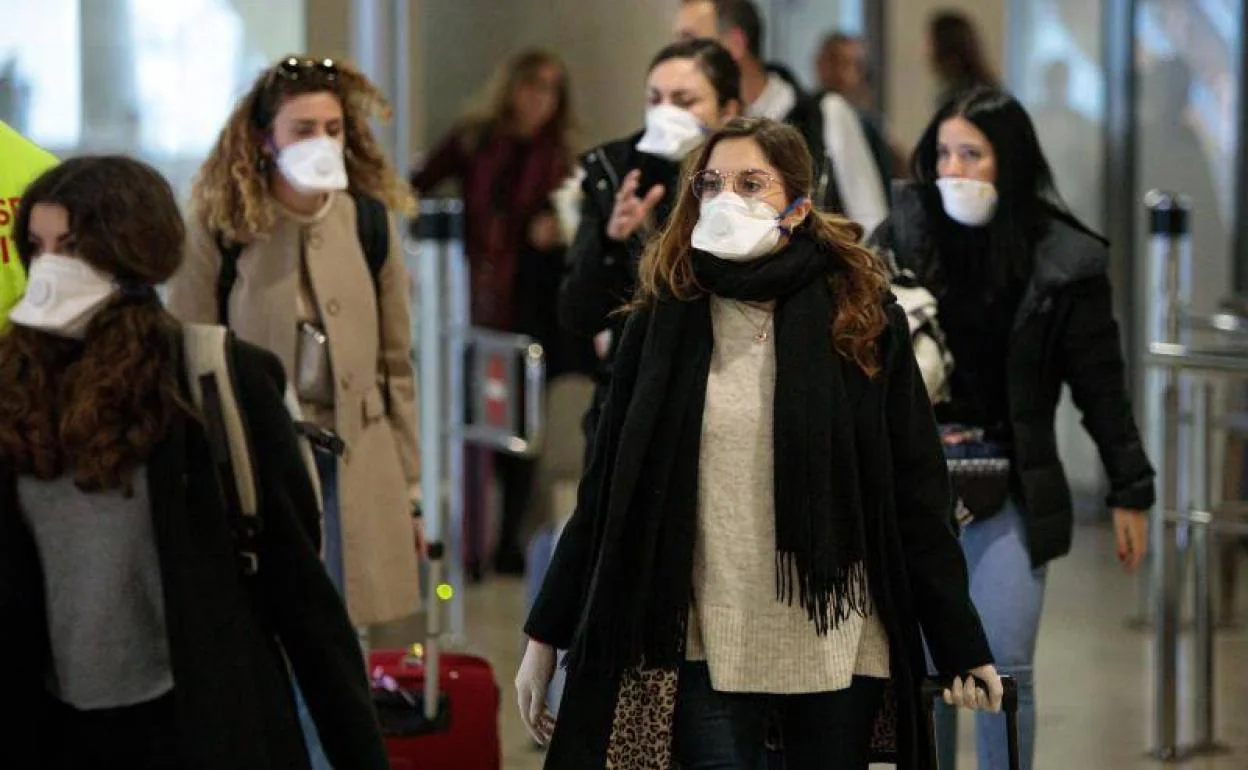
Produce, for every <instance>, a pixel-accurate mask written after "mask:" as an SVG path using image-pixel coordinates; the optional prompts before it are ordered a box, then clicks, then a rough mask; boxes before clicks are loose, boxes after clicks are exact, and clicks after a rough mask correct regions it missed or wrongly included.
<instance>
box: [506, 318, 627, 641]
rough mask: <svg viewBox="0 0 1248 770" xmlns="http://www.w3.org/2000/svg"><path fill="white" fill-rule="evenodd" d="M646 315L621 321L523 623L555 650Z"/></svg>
mask: <svg viewBox="0 0 1248 770" xmlns="http://www.w3.org/2000/svg"><path fill="white" fill-rule="evenodd" d="M649 317H650V314H649V312H647V311H638V312H636V313H634V314H633V315H631V316H630V317H629V319H628V321H627V322H626V324H625V326H624V331H623V334H622V337H621V340H620V345H619V349H618V352H617V353H616V359H615V361H616V368H615V372H614V375H613V376H612V378H611V388H610V391H609V392H608V395H607V401H606V405H605V406H604V407H603V411H602V416H601V418H600V420H599V423H598V430H597V431H596V432H595V434H594V446H593V450H592V453H591V455H590V462H589V466H588V467H587V468H586V470H585V475H584V477H583V478H582V479H581V484H580V488H579V489H578V490H577V499H576V511H575V512H574V513H573V514H572V518H571V519H569V520H568V523H567V524H566V525H565V526H564V528H563V532H562V534H560V536H559V544H558V546H556V548H555V553H554V556H553V557H552V559H551V562H550V567H549V568H548V569H547V571H546V578H545V580H543V582H542V589H541V591H540V592H539V593H538V595H537V599H536V600H535V601H534V603H533V609H532V610H530V612H529V618H528V621H527V622H526V623H525V626H524V632H525V634H527V635H528V636H529V637H530V638H531V639H535V640H537V641H539V642H544V643H545V644H549V645H551V646H553V647H557V648H558V649H561V650H566V649H568V648H569V647H570V646H571V644H572V638H573V636H574V635H575V634H576V629H577V626H578V624H579V623H580V619H581V614H582V610H583V609H584V606H585V602H586V600H587V597H588V594H589V584H590V581H591V579H592V578H593V571H594V567H595V565H596V564H597V561H598V553H599V551H600V549H601V547H602V532H603V528H604V525H605V522H604V521H603V519H604V516H603V512H604V511H605V510H606V503H607V500H608V498H609V497H610V494H611V474H612V472H613V471H614V469H615V454H616V449H617V446H618V444H619V438H620V429H621V426H622V425H623V422H624V417H625V413H626V412H627V410H628V405H629V402H630V401H631V400H632V393H633V387H634V385H635V383H636V380H637V371H638V368H639V365H640V361H641V351H642V347H643V345H644V343H645V336H646V328H647V326H648V324H649Z"/></svg>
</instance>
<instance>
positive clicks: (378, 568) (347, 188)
mask: <svg viewBox="0 0 1248 770" xmlns="http://www.w3.org/2000/svg"><path fill="white" fill-rule="evenodd" d="M388 115H389V107H388V105H387V104H386V101H385V99H384V97H383V96H382V95H381V93H380V92H379V91H378V90H377V88H376V86H374V85H373V84H372V83H371V82H369V81H368V79H367V78H366V77H365V76H364V75H363V74H361V73H360V72H359V71H358V70H356V69H355V68H353V67H351V66H349V65H348V64H346V63H345V62H340V61H333V60H329V59H310V58H303V57H294V56H292V57H287V58H284V59H282V60H281V61H279V62H277V63H276V64H274V65H273V66H271V67H269V68H268V69H266V70H264V71H263V72H262V73H260V75H259V77H257V78H256V81H255V83H254V84H253V85H252V87H251V89H250V90H249V91H248V92H247V93H246V94H245V95H244V96H243V97H242V98H241V99H240V100H239V102H238V105H237V106H236V107H235V108H234V111H233V113H232V114H231V115H230V117H229V119H228V121H227V122H226V125H225V127H224V128H223V129H222V131H221V134H220V136H219V138H218V139H217V143H216V146H215V147H214V148H213V151H212V153H211V154H210V155H209V157H208V159H207V160H206V161H205V162H204V165H203V166H202V167H201V168H200V171H199V174H198V176H197V178H196V180H195V183H194V186H193V188H192V191H191V204H190V209H191V212H190V223H189V227H188V234H187V242H186V262H185V264H184V265H183V266H182V268H181V269H180V270H179V271H178V272H177V274H176V275H175V276H174V277H173V280H172V281H170V283H169V297H168V302H169V308H170V310H171V312H173V314H174V315H175V316H177V317H178V318H180V319H181V320H183V321H189V322H198V323H220V324H224V325H227V326H228V327H229V328H230V329H232V330H233V331H234V332H235V334H237V335H238V337H239V338H240V339H242V340H244V341H246V342H250V343H252V344H255V345H258V346H260V347H263V348H265V349H267V350H269V351H271V352H273V353H274V354H276V355H277V357H278V360H280V361H281V362H282V366H283V368H284V370H285V372H286V376H287V378H288V380H289V381H290V382H291V383H292V385H293V386H294V390H295V392H296V393H297V395H298V401H299V407H300V409H301V411H302V413H303V416H304V417H305V418H306V419H308V420H310V421H311V422H313V423H315V424H316V425H318V426H319V427H321V428H323V429H325V430H327V431H331V432H332V433H334V434H336V435H337V436H338V437H339V438H340V439H341V440H342V441H343V442H344V444H345V452H344V453H343V454H342V455H341V456H334V455H333V454H332V453H329V452H325V451H318V452H317V453H316V461H317V467H318V471H319V474H320V482H321V487H322V490H323V494H324V499H325V503H324V531H325V538H324V541H325V552H324V556H325V565H326V568H327V569H328V571H329V574H330V577H331V578H332V579H333V581H334V584H335V585H336V586H337V587H338V589H339V591H341V592H342V593H343V595H344V597H345V598H346V602H347V608H348V609H349V610H350V613H351V618H352V619H353V620H354V621H355V623H356V625H358V626H368V625H371V624H374V623H384V622H386V621H390V620H395V619H398V618H402V617H406V616H409V615H411V614H412V613H414V612H415V611H416V610H417V609H418V608H419V596H420V593H419V590H420V589H419V579H418V572H417V553H418V551H419V549H420V548H422V547H423V544H422V539H423V538H422V532H423V529H422V525H421V522H420V519H419V510H420V508H419V496H420V456H419V452H418V449H417V438H416V435H417V434H416V430H417V428H416V420H417V417H416V403H415V380H414V374H413V366H412V351H411V312H410V303H411V294H410V282H409V278H408V275H407V270H406V267H405V265H404V262H403V258H402V254H401V242H400V239H399V236H398V233H397V231H396V229H395V227H394V224H393V223H392V222H391V217H390V214H391V213H392V212H396V211H403V210H408V209H410V208H411V194H410V190H409V189H408V187H407V185H406V184H405V183H404V181H403V179H402V177H401V176H400V175H399V174H398V173H397V172H396V171H395V169H394V168H393V167H391V165H390V164H389V162H388V161H387V160H386V158H385V156H384V154H383V153H382V150H381V148H380V146H379V145H378V143H377V140H376V138H375V137H374V136H373V133H372V130H371V129H370V128H369V119H370V118H373V117H386V116H388ZM305 718H306V712H305ZM309 735H310V738H311V737H312V731H311V730H309ZM311 751H312V753H313V756H314V758H316V757H318V756H319V754H320V751H319V748H318V747H317V746H316V745H315V743H313V744H312V746H311ZM316 762H317V764H316V766H317V767H322V766H324V765H323V764H322V763H321V761H320V760H316ZM340 770H345V767H344V768H340Z"/></svg>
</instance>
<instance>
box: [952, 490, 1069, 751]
mask: <svg viewBox="0 0 1248 770" xmlns="http://www.w3.org/2000/svg"><path fill="white" fill-rule="evenodd" d="M962 551H963V553H964V554H966V565H967V568H968V569H969V570H970V575H971V600H972V601H973V602H974V603H975V608H976V609H978V610H979V616H980V618H981V619H982V620H983V623H984V631H985V632H986V633H987V634H988V645H989V647H991V648H992V656H993V658H994V659H995V660H996V663H997V670H998V671H1000V673H1002V674H1008V675H1010V676H1012V677H1014V679H1015V680H1016V681H1017V682H1018V730H1019V756H1020V759H1021V760H1022V770H1031V767H1032V764H1033V762H1034V760H1035V753H1036V694H1035V679H1034V677H1033V675H1032V664H1033V662H1034V661H1035V658H1036V637H1037V636H1038V635H1039V632H1040V611H1041V609H1042V608H1043V606H1044V582H1045V568H1044V567H1041V568H1040V569H1032V568H1031V556H1030V554H1029V553H1028V551H1027V533H1026V531H1025V529H1024V524H1023V515H1022V512H1021V511H1020V510H1019V509H1018V507H1017V505H1016V504H1015V503H1014V502H1013V501H1011V502H1008V503H1006V506H1005V508H1003V509H1002V510H1001V512H1000V513H999V514H997V515H996V516H993V517H992V518H990V519H984V520H982V521H976V522H972V523H971V524H970V525H968V526H967V527H966V529H965V530H964V531H963V533H962ZM975 743H976V754H977V756H978V758H979V770H1005V769H1006V768H1007V767H1008V765H1007V761H1008V755H1007V754H1006V731H1005V716H1004V715H1002V714H976V715H975ZM936 744H937V747H938V749H939V755H940V768H941V770H954V768H956V767H957V755H958V725H957V712H956V711H955V710H954V709H953V708H951V707H949V706H946V705H945V704H944V703H943V702H940V703H937V708H936Z"/></svg>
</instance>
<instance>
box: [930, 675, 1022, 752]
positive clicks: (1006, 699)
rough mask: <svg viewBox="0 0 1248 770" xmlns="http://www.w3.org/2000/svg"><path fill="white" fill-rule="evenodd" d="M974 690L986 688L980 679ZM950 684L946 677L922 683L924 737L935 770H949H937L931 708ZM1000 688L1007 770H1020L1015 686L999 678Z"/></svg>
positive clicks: (1009, 680) (934, 724) (1016, 688)
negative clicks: (1007, 754)
mask: <svg viewBox="0 0 1248 770" xmlns="http://www.w3.org/2000/svg"><path fill="white" fill-rule="evenodd" d="M974 679H975V686H976V687H978V688H979V689H981V690H985V691H987V689H988V684H987V683H986V682H984V681H983V680H982V679H980V678H979V677H974ZM950 683H951V680H950V679H949V678H948V677H945V678H939V679H938V678H935V677H929V678H927V679H924V680H923V686H922V693H921V697H922V698H923V709H924V711H925V712H926V715H927V734H928V741H929V744H930V745H929V748H930V749H931V767H934V768H937V770H950V769H949V768H940V765H939V761H938V759H937V752H936V722H935V713H934V707H935V705H936V699H937V698H941V697H943V696H944V692H945V690H946V689H948V687H949V685H950ZM1001 687H1002V689H1003V690H1004V693H1003V695H1002V697H1001V711H1002V712H1003V713H1004V714H1005V731H1006V751H1007V752H1008V753H1009V763H1010V764H1009V766H1010V770H1021V767H1022V765H1021V763H1020V761H1019V753H1018V682H1016V681H1015V680H1014V677H1011V676H1003V677H1001Z"/></svg>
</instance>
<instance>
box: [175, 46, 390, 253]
mask: <svg viewBox="0 0 1248 770" xmlns="http://www.w3.org/2000/svg"><path fill="white" fill-rule="evenodd" d="M288 72H294V73H296V74H297V75H298V76H296V77H290V76H287V75H286V73H288ZM325 91H328V92H331V93H333V94H335V95H336V96H337V97H338V100H339V101H340V102H341V103H342V113H343V123H344V125H345V136H346V139H345V147H346V150H345V156H346V166H347V177H348V179H349V180H350V189H351V191H352V192H353V193H358V194H363V195H368V196H371V197H373V198H376V199H378V200H380V201H382V202H383V203H385V204H386V206H387V207H388V208H389V209H391V210H392V211H398V212H401V213H404V214H411V213H412V212H413V211H414V210H415V201H414V199H413V197H412V192H411V189H410V188H409V187H408V185H407V182H405V181H404V180H403V178H402V177H401V176H400V175H399V174H398V172H397V171H396V170H395V169H394V167H393V166H392V165H390V163H389V162H388V161H387V160H386V157H385V154H384V153H383V152H382V150H381V147H380V145H379V144H378V142H377V138H376V137H375V136H374V135H373V131H372V129H371V128H370V127H369V119H371V118H376V119H379V120H389V119H390V117H391V114H392V110H391V108H390V103H389V102H388V101H387V100H386V98H385V96H383V95H382V93H381V91H380V90H378V88H377V86H375V85H373V83H372V81H370V80H369V79H368V78H367V77H365V75H364V74H363V73H362V72H360V71H359V70H357V69H356V68H354V67H353V66H351V65H350V64H348V63H346V62H344V61H342V60H329V59H321V60H312V59H309V58H306V57H296V56H289V57H285V58H283V59H282V60H280V61H279V62H277V63H276V64H274V65H273V66H272V67H269V68H268V69H266V70H265V71H264V72H262V73H261V74H260V76H259V77H257V78H256V82H255V83H254V84H253V85H252V87H251V89H250V90H249V91H248V92H247V94H246V95H245V96H243V97H242V99H240V100H239V102H238V104H237V105H235V107H234V111H233V112H232V113H231V114H230V117H229V120H228V121H226V124H225V128H223V129H222V130H221V134H220V136H219V137H217V143H216V145H215V146H214V147H213V149H212V153H211V154H210V155H209V156H208V159H207V160H206V161H204V164H203V166H201V167H200V169H199V172H198V173H197V174H196V175H195V181H194V184H193V185H192V187H191V212H192V214H193V215H194V216H195V217H197V218H198V219H199V220H200V221H201V222H202V223H203V224H204V225H205V226H207V228H208V229H209V230H210V231H211V232H214V233H217V234H219V236H220V238H221V239H222V240H223V241H225V242H226V243H234V244H247V243H251V242H253V241H255V240H258V239H261V238H263V237H264V236H265V234H266V233H268V232H269V231H270V230H271V229H272V227H273V224H274V222H275V221H276V218H277V212H276V211H275V210H274V207H273V201H272V196H271V195H270V191H269V176H268V175H269V169H270V168H271V165H272V158H271V157H270V156H269V154H268V153H267V152H266V150H265V142H266V141H267V139H268V136H269V132H270V129H271V128H272V124H273V119H274V118H275V117H276V116H277V111H278V109H279V108H280V107H281V105H282V103H283V102H284V101H285V100H286V99H288V98H290V97H293V96H299V95H302V94H309V93H319V92H325Z"/></svg>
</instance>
